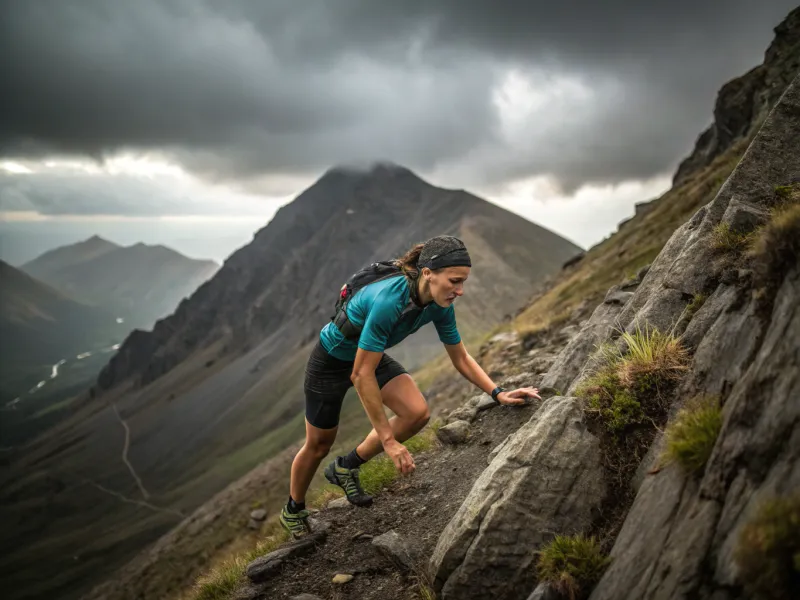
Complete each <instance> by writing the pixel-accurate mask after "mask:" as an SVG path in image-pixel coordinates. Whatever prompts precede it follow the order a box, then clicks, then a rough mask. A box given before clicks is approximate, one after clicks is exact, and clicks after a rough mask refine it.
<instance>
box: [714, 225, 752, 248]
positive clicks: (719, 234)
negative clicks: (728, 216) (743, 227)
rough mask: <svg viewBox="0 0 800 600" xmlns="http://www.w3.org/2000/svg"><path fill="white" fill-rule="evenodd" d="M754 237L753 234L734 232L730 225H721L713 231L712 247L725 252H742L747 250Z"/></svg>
mask: <svg viewBox="0 0 800 600" xmlns="http://www.w3.org/2000/svg"><path fill="white" fill-rule="evenodd" d="M752 236H753V234H752V232H751V233H741V232H738V231H734V230H732V229H731V227H730V225H729V224H728V223H719V224H717V226H716V227H714V229H713V230H712V231H711V245H712V246H713V248H714V249H716V250H721V251H723V252H740V251H742V250H744V249H746V248H747V246H748V244H749V243H750V242H751V240H752Z"/></svg>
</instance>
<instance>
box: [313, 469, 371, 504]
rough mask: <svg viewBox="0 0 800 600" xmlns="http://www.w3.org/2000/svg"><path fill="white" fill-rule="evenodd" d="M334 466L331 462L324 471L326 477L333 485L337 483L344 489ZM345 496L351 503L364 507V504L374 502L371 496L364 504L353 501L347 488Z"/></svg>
mask: <svg viewBox="0 0 800 600" xmlns="http://www.w3.org/2000/svg"><path fill="white" fill-rule="evenodd" d="M332 467H333V463H331V464H329V465H328V466H327V467H325V471H324V475H325V479H327V480H328V481H330V482H331V483H332V484H333V485H337V486H339V487H340V488H342V490H344V486H343V485H342V484H341V483H339V478H338V477H337V476H336V473H335V472H334V470H333V469H332ZM344 497H345V498H347V501H348V502H349V503H350V504H352V505H353V506H358V507H364V506H370V505H371V504H372V498H370V499H369V500H367V501H366V502H364V503H362V504H358V503H357V502H353V501H352V500H351V499H350V497H349V496H348V495H347V490H344Z"/></svg>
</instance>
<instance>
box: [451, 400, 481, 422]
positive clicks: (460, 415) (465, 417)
mask: <svg viewBox="0 0 800 600" xmlns="http://www.w3.org/2000/svg"><path fill="white" fill-rule="evenodd" d="M490 400H491V398H490ZM476 416H478V408H477V406H460V407H459V408H457V409H455V410H453V411H452V412H451V413H450V414H449V415H447V422H448V423H453V422H455V421H466V422H468V423H471V422H472V421H474V420H475V417H476Z"/></svg>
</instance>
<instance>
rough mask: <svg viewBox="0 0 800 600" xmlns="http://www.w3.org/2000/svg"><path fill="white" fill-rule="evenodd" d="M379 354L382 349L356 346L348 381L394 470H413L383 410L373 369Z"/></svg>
mask: <svg viewBox="0 0 800 600" xmlns="http://www.w3.org/2000/svg"><path fill="white" fill-rule="evenodd" d="M382 356H383V353H382V352H370V351H368V350H364V349H363V348H359V349H358V350H357V351H356V360H355V364H354V365H353V372H352V373H351V375H350V380H351V381H352V382H353V386H354V387H355V388H356V391H357V392H358V397H359V398H360V399H361V404H362V405H363V406H364V410H365V411H366V413H367V416H368V417H369V420H370V423H372V426H373V427H374V428H375V432H376V433H377V434H378V439H379V440H380V442H381V445H382V446H383V450H384V452H386V454H387V456H389V457H390V458H391V459H392V462H394V464H395V466H396V467H397V470H398V471H400V472H401V473H410V472H411V471H413V470H414V461H413V460H412V458H411V454H410V453H409V451H408V448H406V447H405V446H404V445H403V444H401V443H400V442H398V441H397V440H396V439H395V437H394V431H392V426H391V425H389V420H388V419H387V418H386V413H385V412H384V411H383V397H382V396H381V389H380V386H379V385H378V379H377V378H376V377H375V369H376V368H377V367H378V363H379V362H380V360H381V357H382Z"/></svg>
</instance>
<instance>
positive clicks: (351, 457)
mask: <svg viewBox="0 0 800 600" xmlns="http://www.w3.org/2000/svg"><path fill="white" fill-rule="evenodd" d="M365 462H367V461H365V460H364V459H363V458H361V457H360V456H359V455H358V452H356V449H355V448H353V449H352V450H351V451H350V454H348V455H347V456H340V457H339V464H340V465H341V466H343V467H344V468H345V469H357V468H358V467H360V466H361V465H363V464H364V463H365Z"/></svg>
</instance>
